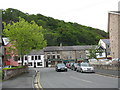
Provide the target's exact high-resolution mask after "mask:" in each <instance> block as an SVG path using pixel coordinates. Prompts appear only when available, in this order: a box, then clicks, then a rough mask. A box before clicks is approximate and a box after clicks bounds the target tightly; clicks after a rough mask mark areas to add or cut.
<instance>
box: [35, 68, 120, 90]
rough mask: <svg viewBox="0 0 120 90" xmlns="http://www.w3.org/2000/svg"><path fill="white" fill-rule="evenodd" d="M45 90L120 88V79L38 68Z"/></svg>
mask: <svg viewBox="0 0 120 90" xmlns="http://www.w3.org/2000/svg"><path fill="white" fill-rule="evenodd" d="M37 70H38V71H40V83H41V86H42V87H43V88H118V78H114V77H109V76H103V75H99V74H96V73H80V72H76V71H72V70H70V69H69V70H68V72H56V71H55V69H54V68H37Z"/></svg>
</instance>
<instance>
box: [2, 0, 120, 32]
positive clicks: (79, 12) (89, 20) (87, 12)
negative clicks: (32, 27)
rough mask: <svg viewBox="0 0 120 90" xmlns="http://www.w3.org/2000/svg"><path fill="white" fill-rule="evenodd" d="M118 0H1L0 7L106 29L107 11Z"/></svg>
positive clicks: (116, 8)
mask: <svg viewBox="0 0 120 90" xmlns="http://www.w3.org/2000/svg"><path fill="white" fill-rule="evenodd" d="M118 2H119V0H2V1H0V8H1V9H7V8H14V9H18V10H20V11H22V12H24V13H29V14H38V13H40V14H42V15H45V16H49V17H53V18H55V19H59V20H64V21H66V22H77V23H79V24H82V25H86V26H91V27H94V28H98V29H102V30H105V31H107V24H108V12H109V11H117V10H118Z"/></svg>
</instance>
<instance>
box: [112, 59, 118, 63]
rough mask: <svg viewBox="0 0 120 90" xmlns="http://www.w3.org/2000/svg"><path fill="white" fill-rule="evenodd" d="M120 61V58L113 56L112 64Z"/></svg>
mask: <svg viewBox="0 0 120 90" xmlns="http://www.w3.org/2000/svg"><path fill="white" fill-rule="evenodd" d="M118 63H120V58H113V59H112V64H118Z"/></svg>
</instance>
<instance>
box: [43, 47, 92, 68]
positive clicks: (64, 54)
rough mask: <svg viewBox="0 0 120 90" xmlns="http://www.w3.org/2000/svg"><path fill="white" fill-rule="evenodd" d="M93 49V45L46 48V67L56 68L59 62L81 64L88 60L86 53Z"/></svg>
mask: <svg viewBox="0 0 120 90" xmlns="http://www.w3.org/2000/svg"><path fill="white" fill-rule="evenodd" d="M92 47H93V46H92V45H90V46H89V45H85V46H51V47H46V48H44V55H45V62H46V63H45V66H46V67H48V65H51V66H55V65H56V64H57V63H59V62H63V63H66V62H79V61H80V60H84V59H87V56H86V51H87V50H88V49H90V48H92Z"/></svg>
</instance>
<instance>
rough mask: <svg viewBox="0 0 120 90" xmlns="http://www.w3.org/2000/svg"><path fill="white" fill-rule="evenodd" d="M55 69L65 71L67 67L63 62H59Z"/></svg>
mask: <svg viewBox="0 0 120 90" xmlns="http://www.w3.org/2000/svg"><path fill="white" fill-rule="evenodd" d="M55 70H56V71H57V72H58V71H66V72H67V67H66V66H65V64H64V63H59V64H57V65H56V67H55Z"/></svg>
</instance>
